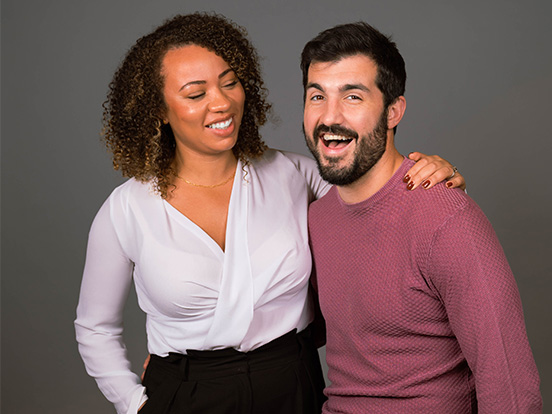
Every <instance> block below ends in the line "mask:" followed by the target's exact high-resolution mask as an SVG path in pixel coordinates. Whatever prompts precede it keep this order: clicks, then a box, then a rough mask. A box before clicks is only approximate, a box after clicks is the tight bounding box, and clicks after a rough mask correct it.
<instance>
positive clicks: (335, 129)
mask: <svg viewBox="0 0 552 414" xmlns="http://www.w3.org/2000/svg"><path fill="white" fill-rule="evenodd" d="M323 133H328V134H332V135H342V136H344V137H348V138H352V139H357V138H358V133H357V132H356V131H354V130H352V129H349V128H345V127H344V126H341V125H337V124H333V125H330V126H327V125H325V124H320V125H318V126H317V127H316V128H315V129H314V133H313V137H319V136H320V134H323Z"/></svg>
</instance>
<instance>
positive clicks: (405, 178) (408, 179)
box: [403, 174, 410, 183]
mask: <svg viewBox="0 0 552 414" xmlns="http://www.w3.org/2000/svg"><path fill="white" fill-rule="evenodd" d="M409 181H410V176H409V175H408V174H407V175H405V176H404V178H403V183H407V182H409Z"/></svg>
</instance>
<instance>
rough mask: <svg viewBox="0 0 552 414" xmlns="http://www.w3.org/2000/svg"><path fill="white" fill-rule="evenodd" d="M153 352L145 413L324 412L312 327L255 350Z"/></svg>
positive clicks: (244, 413) (271, 413)
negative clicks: (159, 353)
mask: <svg viewBox="0 0 552 414" xmlns="http://www.w3.org/2000/svg"><path fill="white" fill-rule="evenodd" d="M187 352H188V354H187V355H182V354H173V353H171V354H169V356H167V357H164V358H162V357H159V356H157V355H152V356H151V360H150V362H149V365H148V367H147V369H146V373H145V375H144V381H143V384H144V386H145V387H146V390H147V395H148V401H147V402H146V404H145V405H144V407H143V408H142V409H141V410H140V414H320V413H321V411H322V404H323V402H324V400H325V397H324V395H323V394H322V390H323V389H324V378H323V375H322V369H321V366H320V360H319V358H318V353H317V351H316V347H315V346H314V343H313V340H312V336H311V330H310V328H307V329H306V330H304V331H302V332H300V333H299V334H297V333H295V331H292V332H289V333H287V334H286V335H284V336H281V337H280V338H278V339H275V340H273V341H272V342H270V343H268V344H266V345H263V346H262V347H260V348H257V349H255V350H253V351H251V352H246V353H243V352H239V351H236V350H235V349H222V350H217V351H191V350H190V351H187Z"/></svg>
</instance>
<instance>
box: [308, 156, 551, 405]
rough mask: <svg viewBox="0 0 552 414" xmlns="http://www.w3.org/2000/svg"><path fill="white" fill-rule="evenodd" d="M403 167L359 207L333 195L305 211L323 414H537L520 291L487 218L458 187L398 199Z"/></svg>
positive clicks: (532, 364) (405, 194)
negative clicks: (321, 323)
mask: <svg viewBox="0 0 552 414" xmlns="http://www.w3.org/2000/svg"><path fill="white" fill-rule="evenodd" d="M411 165H412V162H411V161H409V160H405V161H404V162H403V164H402V165H401V167H400V168H399V170H398V171H397V172H396V173H395V174H394V175H393V177H392V178H391V179H390V180H389V181H388V182H387V184H386V185H385V186H384V187H383V188H382V189H381V190H380V191H378V192H377V193H376V194H375V195H373V196H372V197H370V198H369V199H367V200H365V201H363V202H361V203H358V204H349V205H348V204H345V203H344V202H343V201H342V200H341V199H340V197H339V195H338V192H337V189H336V188H335V187H334V188H332V189H331V190H330V191H329V192H328V194H327V195H326V196H324V197H323V198H321V199H320V200H318V201H317V202H315V203H313V204H311V208H310V212H309V214H310V216H309V228H310V236H311V243H312V252H313V256H314V262H315V270H316V272H315V273H316V275H315V276H314V278H313V279H314V284H315V286H316V285H317V289H318V293H319V297H320V305H321V309H322V313H323V315H324V318H325V319H326V326H327V347H326V358H327V362H328V366H329V372H328V376H329V380H330V381H331V385H330V386H329V387H328V388H327V389H326V391H325V392H326V394H327V396H328V401H327V402H326V404H325V405H324V410H323V412H324V413H340V414H341V413H347V414H367V413H369V414H377V413H385V414H398V413H408V414H414V413H423V414H428V413H436V414H439V413H443V414H456V413H458V414H460V413H461V414H466V413H480V414H481V413H485V414H487V413H489V414H490V413H492V414H512V413H540V412H541V411H542V400H541V396H540V392H539V377H538V372H537V368H536V366H535V362H534V360H533V355H532V353H531V349H530V347H529V343H528V340H527V334H526V331H525V324H524V320H523V311H522V307H521V301H520V297H519V293H518V290H517V286H516V283H515V280H514V277H513V275H512V273H511V270H510V267H509V266H508V263H507V261H506V258H505V256H504V253H503V250H502V247H501V246H500V243H499V242H498V240H497V237H496V235H495V233H494V231H493V229H492V227H491V225H490V223H489V221H488V220H487V218H486V217H485V215H484V214H483V212H482V211H481V210H480V209H479V207H478V206H477V205H476V204H475V203H474V201H473V200H471V199H470V198H469V197H468V196H467V195H466V194H465V193H463V192H462V191H460V190H450V189H447V188H445V186H444V185H443V184H439V185H437V186H436V187H434V188H433V189H431V190H427V191H426V190H423V189H418V190H416V191H407V190H406V188H405V185H404V184H403V183H402V182H401V179H402V177H403V176H404V175H405V173H406V171H407V170H408V168H410V166H411Z"/></svg>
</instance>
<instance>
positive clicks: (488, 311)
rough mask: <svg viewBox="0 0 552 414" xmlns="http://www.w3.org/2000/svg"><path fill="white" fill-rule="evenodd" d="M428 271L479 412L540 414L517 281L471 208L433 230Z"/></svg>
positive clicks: (485, 223)
mask: <svg viewBox="0 0 552 414" xmlns="http://www.w3.org/2000/svg"><path fill="white" fill-rule="evenodd" d="M428 273H429V275H430V278H431V281H432V283H434V286H435V287H436V289H437V291H438V294H439V296H440V297H441V300H442V301H443V303H444V305H445V308H446V311H447V315H448V317H449V321H450V324H451V327H452V330H453V332H454V335H455V336H456V338H457V339H458V343H459V344H460V348H461V350H462V353H463V354H464V356H465V357H466V360H467V362H468V365H469V367H470V369H471V370H472V372H473V375H474V379H475V390H476V395H477V402H478V408H479V413H481V414H486V413H489V414H490V413H498V412H500V413H514V412H515V413H520V414H521V413H524V414H528V413H535V414H536V413H540V412H541V410H542V400H541V396H540V392H539V376H538V372H537V368H536V365H535V362H534V359H533V355H532V352H531V348H530V346H529V342H528V339H527V333H526V330H525V323H524V318H523V310H522V306H521V299H520V295H519V292H518V289H517V286H516V282H515V280H514V276H513V274H512V272H511V270H510V267H509V265H508V262H507V260H506V257H505V255H504V252H503V250H502V247H501V246H500V243H499V241H498V239H497V237H496V235H495V233H494V230H493V229H492V227H491V224H490V223H489V221H488V220H487V218H486V217H485V216H484V214H483V212H482V211H481V210H480V209H479V208H478V207H477V206H476V205H475V204H474V203H469V204H468V205H467V206H466V207H465V208H463V209H461V210H459V211H458V212H457V213H456V214H455V215H454V216H452V217H450V218H449V219H448V221H447V222H446V223H445V224H443V225H442V227H441V228H440V229H439V231H438V232H437V234H436V236H435V238H434V243H433V246H432V248H431V259H430V267H429V272H428Z"/></svg>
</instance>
